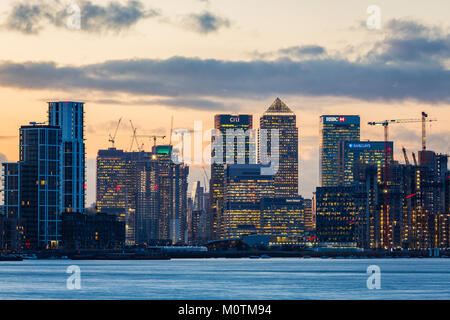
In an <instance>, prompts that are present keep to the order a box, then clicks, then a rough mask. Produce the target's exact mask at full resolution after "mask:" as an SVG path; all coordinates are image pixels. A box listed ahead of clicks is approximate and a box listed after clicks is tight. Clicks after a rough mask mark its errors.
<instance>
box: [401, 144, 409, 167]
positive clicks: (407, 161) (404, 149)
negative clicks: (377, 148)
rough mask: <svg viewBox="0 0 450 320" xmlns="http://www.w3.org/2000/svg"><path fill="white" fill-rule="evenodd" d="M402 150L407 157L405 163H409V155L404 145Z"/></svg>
mask: <svg viewBox="0 0 450 320" xmlns="http://www.w3.org/2000/svg"><path fill="white" fill-rule="evenodd" d="M402 151H403V156H404V157H405V163H406V164H409V159H408V155H407V154H406V148H405V147H404V146H403V147H402Z"/></svg>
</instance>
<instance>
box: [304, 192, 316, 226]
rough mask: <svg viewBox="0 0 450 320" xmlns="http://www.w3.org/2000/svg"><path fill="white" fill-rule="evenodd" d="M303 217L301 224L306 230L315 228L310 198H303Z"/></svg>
mask: <svg viewBox="0 0 450 320" xmlns="http://www.w3.org/2000/svg"><path fill="white" fill-rule="evenodd" d="M303 206H304V218H303V224H304V227H305V230H306V231H313V230H315V218H314V215H313V203H312V200H311V199H304V201H303Z"/></svg>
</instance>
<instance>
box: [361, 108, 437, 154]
mask: <svg viewBox="0 0 450 320" xmlns="http://www.w3.org/2000/svg"><path fill="white" fill-rule="evenodd" d="M427 118H428V115H427V114H426V113H425V112H422V118H421V119H396V120H384V121H380V122H368V124H369V125H371V126H383V127H384V141H389V125H390V124H395V123H417V122H421V123H422V149H423V150H425V149H426V123H427V122H434V121H437V120H436V119H427Z"/></svg>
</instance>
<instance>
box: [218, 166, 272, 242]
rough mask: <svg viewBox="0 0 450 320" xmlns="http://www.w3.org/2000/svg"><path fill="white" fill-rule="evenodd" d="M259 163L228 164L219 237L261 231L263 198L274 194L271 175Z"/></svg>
mask: <svg viewBox="0 0 450 320" xmlns="http://www.w3.org/2000/svg"><path fill="white" fill-rule="evenodd" d="M261 168H262V165H260V164H231V165H227V166H226V180H225V188H224V190H225V196H224V213H223V219H222V223H221V229H220V232H219V238H221V239H227V238H238V237H241V236H244V235H249V234H253V233H255V234H256V233H261V207H260V203H261V200H262V199H263V198H273V195H274V186H273V176H272V175H262V174H261Z"/></svg>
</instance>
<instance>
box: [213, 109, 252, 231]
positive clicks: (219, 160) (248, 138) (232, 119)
mask: <svg viewBox="0 0 450 320" xmlns="http://www.w3.org/2000/svg"><path fill="white" fill-rule="evenodd" d="M214 127H215V129H216V130H217V131H218V132H220V134H221V138H218V137H213V138H212V140H213V141H212V150H211V156H212V158H213V161H212V163H211V181H210V200H209V204H210V205H209V223H208V224H209V227H208V229H209V230H210V236H209V238H210V239H216V238H217V237H218V236H219V230H220V229H221V228H222V223H223V220H222V218H223V217H222V214H223V210H222V209H223V197H224V179H225V166H226V164H227V163H230V164H237V163H241V164H242V163H247V164H248V163H251V162H253V161H252V159H253V158H256V153H255V150H254V148H255V143H254V133H253V132H252V130H251V129H252V128H253V117H252V116H251V115H229V114H219V115H216V116H215V117H214ZM227 141H228V145H229V149H230V151H231V150H232V154H230V152H228V150H227ZM255 160H256V159H255ZM255 162H256V161H255Z"/></svg>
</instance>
